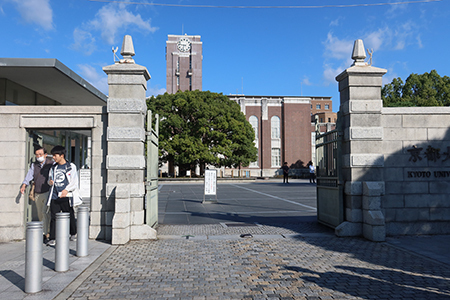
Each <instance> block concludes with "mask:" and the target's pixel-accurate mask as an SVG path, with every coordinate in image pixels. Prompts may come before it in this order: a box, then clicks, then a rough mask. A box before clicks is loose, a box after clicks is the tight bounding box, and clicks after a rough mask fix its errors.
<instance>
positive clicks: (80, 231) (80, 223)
mask: <svg viewBox="0 0 450 300" xmlns="http://www.w3.org/2000/svg"><path fill="white" fill-rule="evenodd" d="M77 235H78V236H77V256H79V257H81V256H87V255H88V254H89V253H88V252H89V249H88V246H89V244H88V240H89V207H86V206H80V207H79V208H78V214H77Z"/></svg>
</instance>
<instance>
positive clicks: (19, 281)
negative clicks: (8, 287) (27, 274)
mask: <svg viewBox="0 0 450 300" xmlns="http://www.w3.org/2000/svg"><path fill="white" fill-rule="evenodd" d="M0 275H1V276H2V277H4V278H5V279H7V280H8V281H9V282H11V283H12V284H14V285H15V286H17V287H18V288H19V289H21V290H22V291H25V278H23V277H22V276H20V275H19V274H17V273H16V272H14V271H13V270H2V271H0Z"/></svg>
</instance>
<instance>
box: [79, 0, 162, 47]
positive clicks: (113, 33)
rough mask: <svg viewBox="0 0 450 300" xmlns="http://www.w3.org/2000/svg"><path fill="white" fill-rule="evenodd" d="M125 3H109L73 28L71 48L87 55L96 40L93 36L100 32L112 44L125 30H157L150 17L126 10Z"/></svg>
mask: <svg viewBox="0 0 450 300" xmlns="http://www.w3.org/2000/svg"><path fill="white" fill-rule="evenodd" d="M126 8H127V6H126V5H125V4H115V3H110V4H107V5H105V6H103V7H102V8H101V9H100V10H99V11H98V12H97V13H96V15H95V18H94V19H92V20H90V21H88V22H86V23H84V24H82V25H81V26H80V27H78V28H75V30H74V31H73V39H74V43H73V44H72V48H73V49H75V50H78V51H82V52H84V53H85V54H87V55H90V54H92V53H93V52H94V51H95V49H96V43H97V42H98V41H97V40H96V39H95V38H94V36H95V34H96V33H97V32H100V35H101V37H102V40H103V41H104V42H105V43H107V44H109V45H114V44H116V43H117V36H118V35H119V34H122V33H123V32H125V30H133V29H135V30H138V31H139V33H141V34H146V33H153V32H155V31H156V30H158V28H157V27H153V26H151V23H150V19H149V20H144V19H142V17H141V15H140V14H133V13H132V12H130V11H128V10H127V9H126Z"/></svg>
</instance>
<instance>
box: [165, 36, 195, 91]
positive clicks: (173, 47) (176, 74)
mask: <svg viewBox="0 0 450 300" xmlns="http://www.w3.org/2000/svg"><path fill="white" fill-rule="evenodd" d="M200 38H201V37H200V36H199V35H187V34H185V35H169V36H168V39H167V42H166V61H167V69H166V90H167V92H168V93H169V94H174V93H176V92H177V91H179V90H180V91H183V92H184V91H186V90H187V91H195V90H200V91H201V90H202V60H203V52H202V42H201V41H200Z"/></svg>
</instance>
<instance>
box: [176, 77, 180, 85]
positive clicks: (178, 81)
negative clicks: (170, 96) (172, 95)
mask: <svg viewBox="0 0 450 300" xmlns="http://www.w3.org/2000/svg"><path fill="white" fill-rule="evenodd" d="M177 86H180V77H177Z"/></svg>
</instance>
